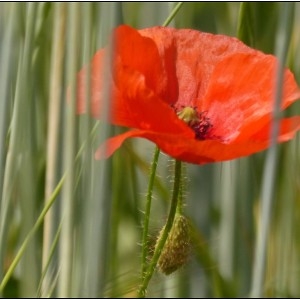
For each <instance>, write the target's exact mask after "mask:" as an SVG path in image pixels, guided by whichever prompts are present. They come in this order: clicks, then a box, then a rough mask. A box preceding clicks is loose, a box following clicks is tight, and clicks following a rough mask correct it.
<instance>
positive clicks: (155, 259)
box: [138, 160, 181, 298]
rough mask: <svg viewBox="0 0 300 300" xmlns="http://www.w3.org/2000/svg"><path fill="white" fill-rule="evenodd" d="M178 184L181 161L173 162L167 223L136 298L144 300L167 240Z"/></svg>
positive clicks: (177, 197)
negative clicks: (172, 182)
mask: <svg viewBox="0 0 300 300" xmlns="http://www.w3.org/2000/svg"><path fill="white" fill-rule="evenodd" d="M180 184H181V161H179V160H176V162H175V175H174V187H173V195H172V200H171V207H170V211H169V216H168V220H167V223H166V225H165V229H164V231H163V234H162V236H161V238H160V240H159V242H158V245H157V247H156V248H155V251H154V254H153V257H152V259H151V262H150V264H149V266H148V268H147V271H146V273H145V276H144V278H143V282H142V285H141V286H140V288H139V291H138V297H140V298H144V297H145V295H146V290H147V287H148V284H149V281H150V279H151V277H152V275H153V273H154V270H155V267H156V265H157V262H158V260H159V257H160V255H161V252H162V250H163V248H164V245H165V243H166V240H167V238H168V235H169V232H170V230H171V228H172V226H173V222H174V218H175V214H176V209H177V204H178V199H179V191H180Z"/></svg>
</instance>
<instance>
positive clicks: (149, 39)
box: [77, 26, 300, 164]
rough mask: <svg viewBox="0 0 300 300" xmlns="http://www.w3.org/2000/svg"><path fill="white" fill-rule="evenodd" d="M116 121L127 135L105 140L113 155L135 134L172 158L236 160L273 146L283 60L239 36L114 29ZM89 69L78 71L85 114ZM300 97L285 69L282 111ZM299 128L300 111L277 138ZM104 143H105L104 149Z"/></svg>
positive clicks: (96, 68)
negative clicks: (277, 81) (277, 84)
mask: <svg viewBox="0 0 300 300" xmlns="http://www.w3.org/2000/svg"><path fill="white" fill-rule="evenodd" d="M114 44H115V51H114V56H113V67H112V71H111V75H110V78H111V80H112V91H111V111H112V113H111V122H112V123H113V124H116V125H121V126H126V127H129V128H131V129H129V130H128V131H127V132H125V133H124V134H121V135H118V136H115V137H112V138H110V139H108V140H106V141H105V143H104V145H102V146H101V147H100V148H99V149H98V151H97V152H96V158H102V157H108V156H110V155H111V154H112V153H114V151H115V150H117V149H118V148H119V147H120V146H121V144H122V143H123V142H124V141H125V140H126V139H127V138H131V137H141V138H146V139H148V140H150V141H152V142H154V143H156V144H157V146H158V147H159V148H160V149H161V150H162V151H164V152H165V153H167V154H169V155H170V156H172V157H174V158H177V159H180V160H182V161H187V162H191V163H196V164H203V163H207V162H215V161H223V160H230V159H234V158H237V157H242V156H246V155H250V154H252V153H255V152H258V151H261V150H264V149H266V148H267V147H268V146H269V143H270V141H269V132H270V126H271V123H272V109H273V102H274V93H275V92H274V91H275V78H276V76H275V75H276V68H277V60H276V58H275V57H274V56H272V55H266V54H263V53H262V52H260V51H257V50H254V49H251V48H249V47H247V46H246V45H244V44H243V43H242V42H240V41H239V40H237V39H236V38H233V37H228V36H224V35H214V34H209V33H203V32H199V31H195V30H190V29H174V28H165V27H152V28H147V29H142V30H135V29H133V28H131V27H129V26H120V27H118V28H117V29H116V30H115V31H114ZM106 52H107V50H106V49H101V50H99V51H98V52H97V53H96V55H95V56H94V58H93V60H92V62H91V95H92V107H91V113H92V114H93V115H94V116H95V117H98V116H99V112H100V111H101V103H102V89H103V83H102V79H101V77H102V71H103V60H104V56H105V53H106ZM86 75H87V74H86V68H83V69H82V70H81V71H80V72H79V74H78V91H77V98H78V99H77V100H78V112H79V113H84V112H85V109H84V107H85V102H84V95H85V90H86V86H85V82H86ZM299 98H300V89H299V88H298V86H297V84H296V82H295V79H294V76H293V74H292V73H291V72H290V71H289V70H288V69H286V70H285V73H284V83H283V96H282V102H281V109H282V110H285V109H286V108H287V107H288V106H289V105H291V104H292V103H293V102H295V101H296V100H297V99H299ZM299 129H300V116H294V117H290V118H284V119H282V120H281V125H280V134H279V137H278V141H279V142H284V141H287V140H290V139H291V138H292V137H293V136H294V134H295V132H296V131H297V130H299ZM104 146H105V147H104Z"/></svg>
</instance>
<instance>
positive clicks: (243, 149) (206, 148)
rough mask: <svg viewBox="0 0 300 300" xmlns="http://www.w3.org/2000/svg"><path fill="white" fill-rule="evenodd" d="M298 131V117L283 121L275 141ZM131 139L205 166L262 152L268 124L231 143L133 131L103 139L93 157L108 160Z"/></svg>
mask: <svg viewBox="0 0 300 300" xmlns="http://www.w3.org/2000/svg"><path fill="white" fill-rule="evenodd" d="M298 130H300V117H291V118H286V119H283V120H282V121H281V123H280V133H279V136H278V142H285V141H288V140H290V139H291V138H293V137H294V135H295V133H296V132H297V131H298ZM133 137H140V138H146V139H148V140H151V141H153V142H154V143H156V144H157V146H158V147H159V148H160V149H161V150H162V151H163V152H165V153H167V154H168V155H170V156H172V157H174V158H177V159H180V160H182V161H186V162H190V163H195V164H205V163H210V162H216V161H224V160H230V159H234V158H237V157H243V156H247V155H250V154H253V153H256V152H258V151H262V150H265V149H266V148H268V147H269V144H270V140H269V138H270V124H268V126H265V127H264V128H262V129H261V130H260V131H259V132H257V133H256V135H255V136H253V137H252V138H251V139H250V140H248V141H242V142H236V143H232V144H227V143H223V142H221V141H218V140H204V141H197V140H195V139H191V138H186V137H179V136H178V135H171V134H160V133H157V132H150V131H144V130H135V129H134V130H129V131H127V132H125V133H123V134H120V135H117V136H115V137H112V138H109V139H107V140H106V141H105V143H104V144H102V145H101V146H100V147H99V148H98V150H97V152H96V154H95V158H96V159H103V158H108V157H110V156H111V155H112V154H113V153H114V152H115V151H116V150H117V149H118V148H119V147H120V146H121V145H122V143H123V142H124V141H125V140H126V139H128V138H133Z"/></svg>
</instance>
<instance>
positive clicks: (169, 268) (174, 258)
mask: <svg viewBox="0 0 300 300" xmlns="http://www.w3.org/2000/svg"><path fill="white" fill-rule="evenodd" d="M164 228H165V227H163V228H162V230H161V231H160V234H159V236H158V238H157V242H156V246H157V245H158V242H159V240H160V238H161V235H162V232H163V231H164ZM189 230H190V228H189V222H188V220H187V218H185V217H184V216H182V215H180V214H176V216H175V219H174V223H173V227H172V229H171V231H170V233H169V236H168V238H167V241H166V243H165V246H164V248H163V250H162V253H161V256H160V258H159V260H158V269H159V271H160V272H162V273H164V274H166V275H169V274H171V273H173V272H174V271H176V270H177V269H179V268H180V267H181V266H183V265H184V264H185V263H186V262H187V260H188V256H189V252H190V236H189Z"/></svg>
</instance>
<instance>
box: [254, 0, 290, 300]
mask: <svg viewBox="0 0 300 300" xmlns="http://www.w3.org/2000/svg"><path fill="white" fill-rule="evenodd" d="M282 6H283V7H282V10H281V13H280V17H281V18H280V23H279V28H278V36H277V40H276V53H277V57H278V59H279V61H278V71H277V76H276V85H275V89H276V96H275V99H274V111H273V120H274V121H273V126H272V131H271V133H270V135H271V145H270V149H269V150H268V153H267V157H266V162H265V168H264V177H263V186H262V195H261V201H262V203H261V212H260V213H261V216H260V222H259V227H258V233H257V242H256V251H255V261H254V269H253V274H252V286H251V297H254V298H256V297H262V296H263V284H264V278H265V268H266V253H267V245H268V237H269V231H270V223H271V213H272V202H273V198H274V191H275V174H276V168H277V160H278V146H277V144H276V143H277V136H278V132H279V118H280V103H281V97H282V91H283V90H282V85H283V70H284V63H285V60H286V57H287V52H288V46H289V40H290V36H291V30H292V24H293V13H294V4H293V3H284V4H282Z"/></svg>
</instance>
